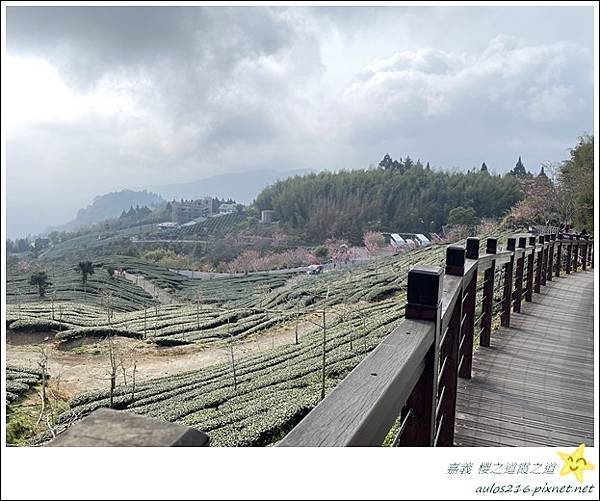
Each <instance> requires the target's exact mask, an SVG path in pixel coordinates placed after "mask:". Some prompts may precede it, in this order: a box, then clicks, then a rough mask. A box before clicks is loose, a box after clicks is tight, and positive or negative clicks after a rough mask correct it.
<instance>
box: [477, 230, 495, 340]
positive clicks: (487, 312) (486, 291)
mask: <svg viewBox="0 0 600 501" xmlns="http://www.w3.org/2000/svg"><path fill="white" fill-rule="evenodd" d="M497 248H498V240H497V239H496V238H488V239H487V243H486V249H485V252H486V254H496V250H497ZM495 270H496V261H492V265H491V266H490V267H489V268H488V269H487V270H485V271H484V272H483V304H482V310H483V311H482V313H481V334H480V335H479V345H480V346H484V347H486V348H489V346H490V338H491V335H492V307H493V305H494V272H495Z"/></svg>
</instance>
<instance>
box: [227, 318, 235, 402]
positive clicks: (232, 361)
mask: <svg viewBox="0 0 600 501" xmlns="http://www.w3.org/2000/svg"><path fill="white" fill-rule="evenodd" d="M227 333H228V334H229V343H228V344H229V352H230V355H231V370H232V372H233V390H234V391H237V377H236V373H235V357H234V355H233V336H232V335H231V324H230V322H229V318H227Z"/></svg>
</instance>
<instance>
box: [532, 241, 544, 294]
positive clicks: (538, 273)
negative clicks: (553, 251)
mask: <svg viewBox="0 0 600 501" xmlns="http://www.w3.org/2000/svg"><path fill="white" fill-rule="evenodd" d="M538 243H541V244H542V247H541V248H540V249H539V250H538V252H537V253H536V254H537V257H536V261H535V285H534V287H533V290H534V291H535V292H536V293H539V292H540V290H541V284H542V265H543V260H544V247H543V243H544V237H543V236H539V237H538Z"/></svg>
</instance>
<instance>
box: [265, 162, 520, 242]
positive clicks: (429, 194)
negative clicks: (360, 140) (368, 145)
mask: <svg viewBox="0 0 600 501" xmlns="http://www.w3.org/2000/svg"><path fill="white" fill-rule="evenodd" d="M406 163H407V162H406V161H404V162H402V161H400V162H398V161H394V160H392V159H391V158H390V157H389V155H386V157H384V159H383V160H382V162H381V163H380V165H379V168H377V169H370V170H352V171H341V172H337V173H333V172H321V173H319V174H309V175H305V176H296V177H293V178H288V179H285V180H282V181H278V182H276V183H275V184H273V185H271V186H269V187H267V188H266V189H264V190H263V191H262V192H261V193H260V194H259V195H258V197H257V199H256V202H255V204H256V207H257V209H258V210H265V209H272V210H275V211H276V213H277V217H278V218H279V220H280V221H281V224H283V225H284V226H285V227H286V229H288V230H291V231H299V232H301V233H302V234H303V235H304V237H305V238H306V239H307V240H308V241H314V242H319V241H322V240H324V239H325V238H327V237H336V238H345V239H348V240H349V241H350V242H351V243H353V244H359V243H360V241H361V238H362V235H363V234H364V233H365V231H368V230H371V229H373V230H379V231H396V232H432V231H434V232H438V231H440V230H441V228H442V226H443V225H445V224H447V223H448V217H449V214H450V211H451V210H452V209H454V208H456V207H461V208H463V209H466V210H468V209H469V208H470V209H473V211H474V213H475V214H476V215H477V217H479V218H484V217H500V216H503V215H504V214H505V213H506V212H507V211H508V210H509V209H510V208H511V207H512V206H513V205H514V204H515V203H516V202H517V201H519V200H520V198H521V191H520V189H519V179H518V177H517V176H514V175H505V176H495V175H492V174H490V173H489V172H488V171H487V169H483V170H477V171H475V170H474V171H473V172H468V173H462V172H440V171H432V170H431V169H429V168H428V167H427V166H426V167H423V165H422V164H421V162H419V161H418V162H415V163H412V161H409V162H408V163H409V167H408V168H407V166H406Z"/></svg>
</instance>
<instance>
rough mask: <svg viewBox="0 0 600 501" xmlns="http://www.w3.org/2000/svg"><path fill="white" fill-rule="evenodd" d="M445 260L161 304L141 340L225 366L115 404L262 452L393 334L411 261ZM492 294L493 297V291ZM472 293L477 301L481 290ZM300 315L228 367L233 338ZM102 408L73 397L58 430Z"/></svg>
mask: <svg viewBox="0 0 600 501" xmlns="http://www.w3.org/2000/svg"><path fill="white" fill-rule="evenodd" d="M444 254H445V246H433V247H430V248H428V249H420V250H415V251H413V252H409V253H406V254H402V255H397V256H389V257H385V258H380V259H377V260H374V261H372V262H370V263H368V264H365V265H363V266H360V267H356V268H352V269H347V270H337V271H334V272H329V273H326V274H324V275H322V276H318V277H305V278H302V279H294V278H292V279H290V280H288V281H287V282H286V284H285V285H283V286H281V287H278V288H276V289H274V290H272V291H271V292H270V293H267V294H266V295H264V296H263V295H260V294H257V295H256V297H254V298H252V296H251V297H250V298H240V297H236V296H235V295H233V294H232V296H231V300H230V302H227V301H225V302H223V303H222V304H221V305H220V306H215V305H206V304H204V305H203V306H202V309H200V308H199V305H190V304H188V305H173V306H169V307H159V308H158V311H159V312H160V313H159V314H158V316H157V317H156V334H155V333H154V332H152V333H151V334H148V332H147V333H146V334H147V335H150V336H156V338H157V339H161V338H163V339H165V340H168V339H174V340H177V339H182V340H186V341H199V342H212V341H221V342H222V343H225V346H228V347H229V349H230V350H231V353H232V357H231V362H230V363H221V364H217V365H213V366H210V367H207V368H203V369H199V370H194V371H188V372H185V373H181V374H177V375H172V376H168V377H164V378H158V379H153V380H149V381H145V382H142V383H139V382H138V384H137V385H136V386H135V387H134V386H133V385H131V384H129V385H122V386H119V387H118V388H117V390H116V392H115V393H114V395H113V397H114V402H113V406H114V407H115V408H118V409H124V410H128V411H131V412H135V413H141V414H146V415H150V416H155V417H160V418H162V419H166V420H170V421H175V422H180V423H183V424H186V425H189V426H194V427H197V428H198V429H202V430H204V431H206V432H208V433H209V435H210V436H211V443H212V445H217V446H219V445H227V446H250V445H270V444H272V443H274V442H276V441H277V440H279V439H280V438H281V437H282V436H283V435H284V434H285V433H286V432H287V431H288V430H289V429H291V428H292V427H293V426H294V425H295V424H296V423H297V422H298V421H299V420H300V419H301V418H302V417H303V416H304V415H305V414H306V413H308V412H309V411H310V409H312V408H313V407H314V406H315V405H316V404H317V403H318V402H319V400H320V399H321V398H322V395H323V394H325V393H327V392H328V391H330V390H331V389H332V388H333V387H334V386H335V385H336V384H337V383H338V382H339V381H340V380H341V379H343V378H344V377H345V375H347V374H348V372H349V371H351V370H352V369H353V368H354V367H355V366H356V365H357V364H358V363H359V362H360V361H361V360H362V359H363V358H364V357H365V356H366V354H367V353H368V352H369V351H371V350H372V349H373V348H374V347H375V346H377V344H378V343H379V342H380V341H381V339H382V338H384V337H385V336H386V335H387V334H388V333H389V332H391V330H393V329H394V328H395V326H396V325H397V324H398V322H399V321H400V320H401V319H402V317H403V316H404V305H405V294H404V289H405V285H406V278H407V272H408V270H409V269H410V268H411V267H412V266H413V265H414V264H416V263H417V262H418V263H422V264H442V263H443V259H444ZM218 280H223V281H226V280H228V279H218ZM218 280H216V279H215V280H213V281H207V282H205V283H198V284H196V285H192V284H188V286H186V288H185V290H184V293H185V294H190V297H194V294H195V293H197V292H198V291H199V290H202V289H203V288H204V287H209V286H210V287H215V285H214V284H215V283H219V282H218ZM236 280H237V279H236ZM499 282H500V281H499ZM238 286H239V283H238ZM249 287H250V286H249ZM497 287H498V289H499V290H500V289H501V284H500V283H498V284H497ZM250 290H252V289H250ZM205 292H206V290H205ZM478 295H479V302H480V301H481V297H480V296H481V291H479V294H478ZM257 300H258V301H259V302H258V303H257ZM242 301H249V303H248V306H241V304H244V303H243V302H242ZM151 310H152V309H149V310H148V311H151ZM121 315H131V314H130V313H124V314H121ZM298 317H300V318H301V319H302V320H303V321H305V322H310V323H312V325H313V327H312V328H311V330H310V331H309V332H308V333H306V334H305V335H304V336H303V337H302V338H301V339H299V340H298V342H297V343H291V344H288V345H286V346H281V347H278V348H275V349H272V350H269V351H268V352H266V353H261V354H257V355H252V356H246V357H243V358H239V359H237V360H236V357H235V346H236V343H237V341H238V340H240V339H242V338H243V337H245V336H248V335H251V334H254V333H257V332H260V331H261V330H264V331H268V330H269V329H270V328H271V327H272V326H273V325H274V324H275V323H281V324H286V323H287V324H289V325H290V326H293V324H294V323H295V322H296V321H297V318H298ZM174 319H176V320H174ZM118 321H122V322H127V320H124V319H123V318H121V320H119V319H118V317H117V318H115V324H114V328H115V329H117V325H122V324H117V322H118ZM153 321H154V319H152V320H150V325H152V323H153ZM129 322H130V324H129V325H128V326H127V327H126V329H127V330H128V331H129V332H131V331H135V332H139V326H140V319H139V317H138V318H137V319H135V320H134V319H133V318H130V319H129ZM147 322H148V320H147ZM198 322H199V326H198ZM269 322H271V323H270V324H269ZM119 328H121V327H119ZM186 329H187V330H186ZM124 330H125V328H124ZM175 330H177V332H175ZM109 403H110V394H109V390H102V391H94V392H90V393H85V394H82V395H79V396H77V397H75V398H74V399H72V400H71V402H70V411H68V412H66V413H64V414H63V415H61V417H60V419H59V428H58V431H60V429H62V428H65V427H67V426H69V425H70V424H71V423H72V422H74V421H75V420H77V419H80V418H81V417H82V416H85V415H86V414H88V413H89V412H91V411H93V410H94V409H96V408H98V407H103V406H107V405H109ZM47 438H48V436H40V437H38V438H37V441H38V442H40V441H43V440H45V439H47Z"/></svg>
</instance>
